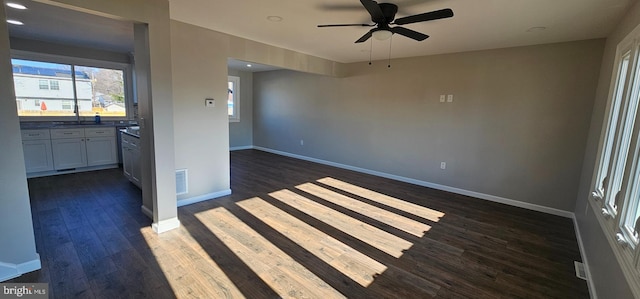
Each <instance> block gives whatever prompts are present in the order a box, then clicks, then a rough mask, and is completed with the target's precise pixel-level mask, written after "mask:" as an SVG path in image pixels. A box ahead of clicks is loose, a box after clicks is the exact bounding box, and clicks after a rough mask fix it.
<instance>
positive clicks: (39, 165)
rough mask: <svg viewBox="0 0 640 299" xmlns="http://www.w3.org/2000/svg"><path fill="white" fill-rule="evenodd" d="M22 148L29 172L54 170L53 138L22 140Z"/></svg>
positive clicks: (25, 164)
mask: <svg viewBox="0 0 640 299" xmlns="http://www.w3.org/2000/svg"><path fill="white" fill-rule="evenodd" d="M22 150H23V151H24V166H25V168H26V169H27V172H40V171H50V170H53V156H52V154H51V140H49V139H47V140H25V141H23V142H22Z"/></svg>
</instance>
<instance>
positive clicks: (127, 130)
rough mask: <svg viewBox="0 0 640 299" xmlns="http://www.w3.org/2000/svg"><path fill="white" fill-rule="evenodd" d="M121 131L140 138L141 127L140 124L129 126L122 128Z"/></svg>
mask: <svg viewBox="0 0 640 299" xmlns="http://www.w3.org/2000/svg"><path fill="white" fill-rule="evenodd" d="M120 132H122V133H123V134H127V135H129V136H133V137H136V138H140V127H138V126H134V127H127V128H124V129H121V130H120Z"/></svg>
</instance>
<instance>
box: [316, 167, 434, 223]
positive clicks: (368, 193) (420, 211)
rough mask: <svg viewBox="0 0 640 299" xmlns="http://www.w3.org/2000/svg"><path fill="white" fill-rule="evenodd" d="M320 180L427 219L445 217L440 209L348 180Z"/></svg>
mask: <svg viewBox="0 0 640 299" xmlns="http://www.w3.org/2000/svg"><path fill="white" fill-rule="evenodd" d="M318 182H320V183H323V184H325V185H327V186H331V187H334V188H336V189H340V190H343V191H346V192H349V193H351V194H354V195H357V196H360V197H364V198H366V199H369V200H371V201H375V202H378V203H381V204H383V205H386V206H389V207H392V208H395V209H398V210H401V211H405V212H407V213H411V214H413V215H416V216H419V217H422V218H424V219H427V220H431V221H433V222H438V221H440V218H442V217H444V213H443V212H440V211H436V210H433V209H430V208H427V207H423V206H420V205H417V204H414V203H410V202H407V201H404V200H401V199H398V198H395V197H391V196H388V195H385V194H382V193H378V192H375V191H372V190H369V189H366V188H362V187H359V186H356V185H352V184H349V183H347V182H343V181H340V180H337V179H334V178H330V177H326V178H323V179H319V180H318Z"/></svg>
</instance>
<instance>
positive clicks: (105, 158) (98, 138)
mask: <svg viewBox="0 0 640 299" xmlns="http://www.w3.org/2000/svg"><path fill="white" fill-rule="evenodd" d="M84 130H85V145H86V147H87V166H98V165H107V164H116V163H118V145H117V141H116V136H115V128H86V129H84Z"/></svg>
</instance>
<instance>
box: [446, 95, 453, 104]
mask: <svg viewBox="0 0 640 299" xmlns="http://www.w3.org/2000/svg"><path fill="white" fill-rule="evenodd" d="M447 102H448V103H451V102H453V95H452V94H450V95H448V96H447Z"/></svg>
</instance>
